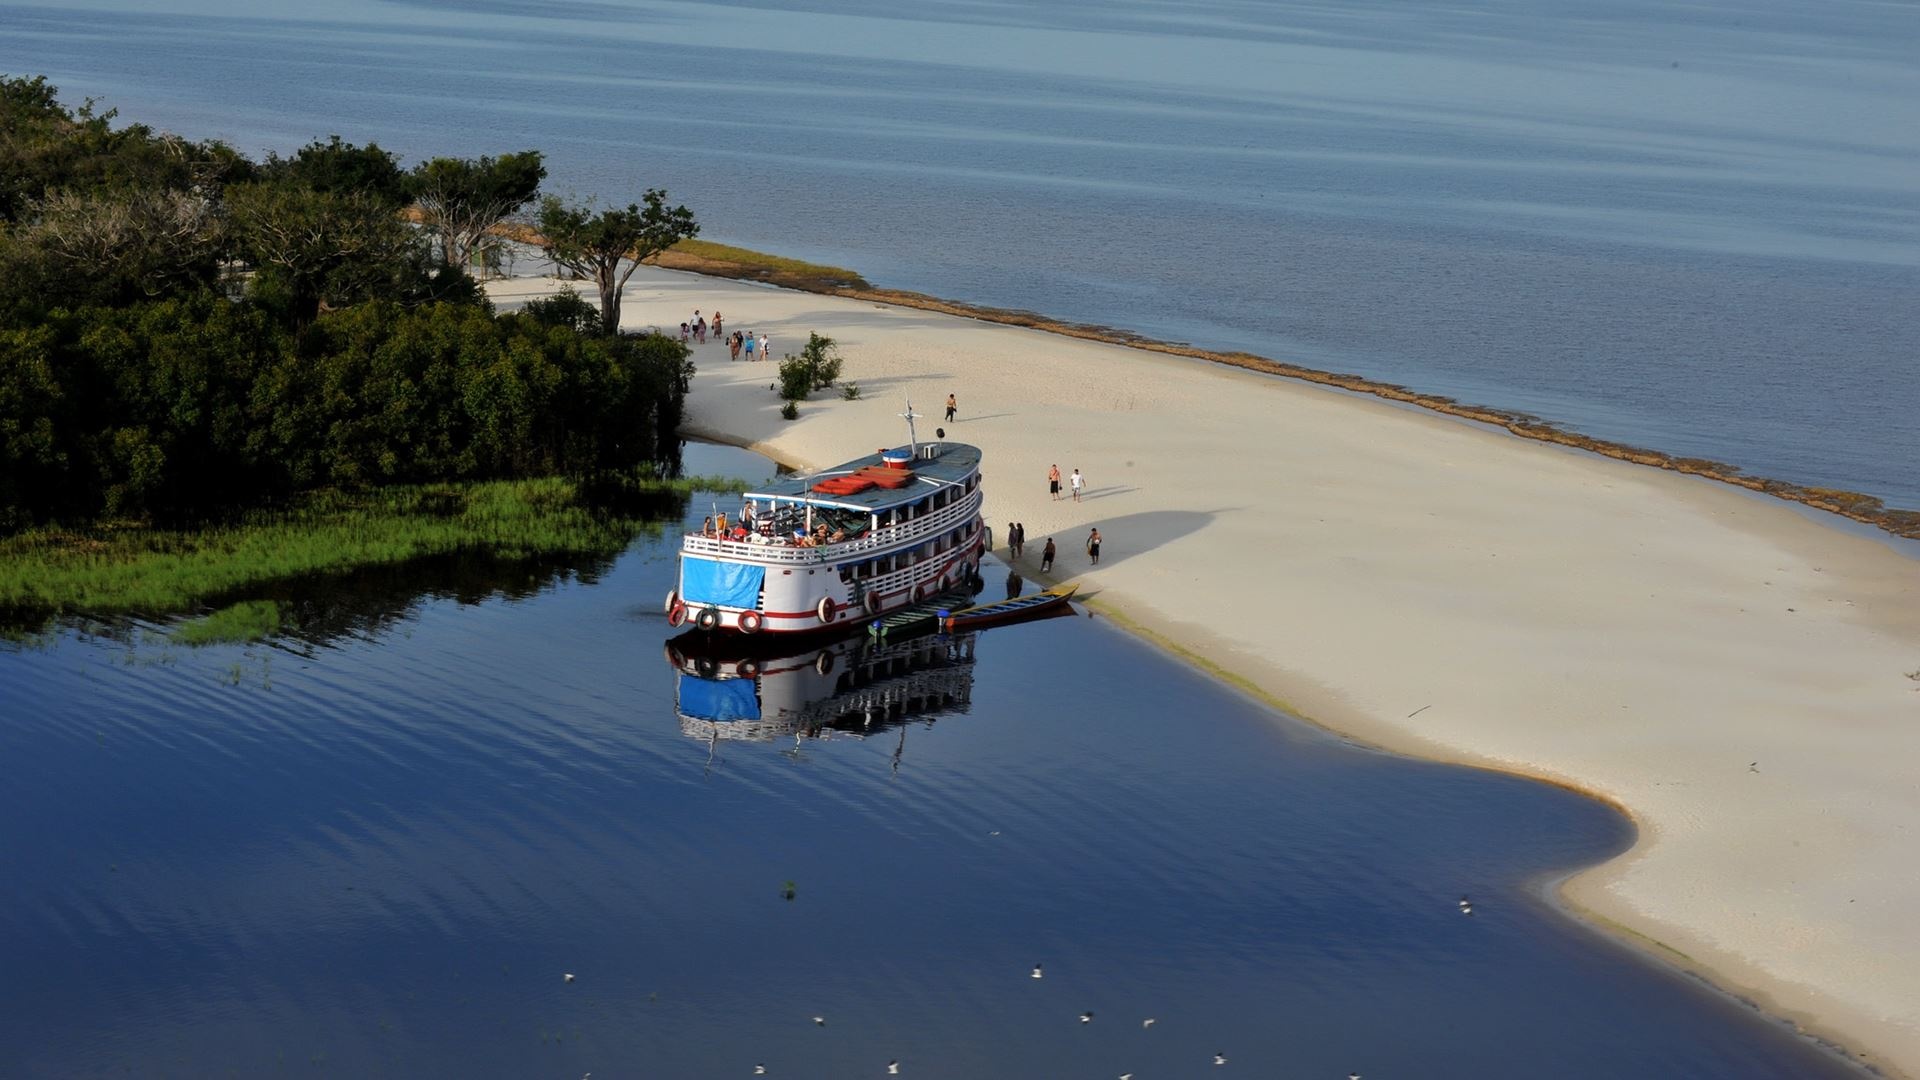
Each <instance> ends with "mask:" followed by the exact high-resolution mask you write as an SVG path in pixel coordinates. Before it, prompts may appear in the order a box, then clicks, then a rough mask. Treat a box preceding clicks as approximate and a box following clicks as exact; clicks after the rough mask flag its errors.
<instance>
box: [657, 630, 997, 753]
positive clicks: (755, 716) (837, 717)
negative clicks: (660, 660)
mask: <svg viewBox="0 0 1920 1080" xmlns="http://www.w3.org/2000/svg"><path fill="white" fill-rule="evenodd" d="M978 636H979V635H978V634H974V633H964V634H952V635H922V636H918V637H913V638H909V639H906V640H903V641H881V642H876V641H872V640H870V639H868V638H866V637H857V638H846V639H844V640H840V641H833V642H826V643H816V644H814V645H811V646H809V647H807V648H806V649H804V650H800V651H795V652H791V653H787V654H769V653H766V652H764V651H762V652H755V653H745V652H742V651H740V642H739V641H738V639H727V638H715V637H713V636H712V635H708V634H702V633H699V632H697V631H689V632H687V633H685V634H681V635H680V636H679V637H676V638H674V639H673V640H671V641H669V642H667V661H668V662H669V663H671V664H672V665H673V666H674V667H675V668H677V669H678V670H679V672H680V678H679V686H678V687H677V689H676V691H675V701H676V705H677V710H676V711H677V712H678V713H679V716H680V730H681V732H683V733H684V734H686V735H688V736H690V737H692V738H696V739H700V740H702V741H708V742H717V741H719V740H721V739H744V740H769V739H779V738H785V737H787V736H793V737H794V738H795V739H796V740H798V739H805V738H812V739H820V738H827V737H829V736H830V735H832V734H834V733H836V732H837V733H841V734H846V735H855V736H860V735H866V734H869V733H872V732H877V731H882V730H885V729H886V728H889V727H893V726H896V725H900V724H904V723H905V722H907V721H909V720H917V719H932V718H934V717H938V716H942V715H946V714H949V713H964V712H966V711H967V710H968V709H969V708H970V707H971V700H972V697H973V664H974V656H973V650H974V641H975V639H976V638H977V637H978ZM768 643H769V644H775V645H776V646H777V645H778V644H780V643H779V642H777V641H775V642H768ZM729 649H731V650H732V651H729Z"/></svg>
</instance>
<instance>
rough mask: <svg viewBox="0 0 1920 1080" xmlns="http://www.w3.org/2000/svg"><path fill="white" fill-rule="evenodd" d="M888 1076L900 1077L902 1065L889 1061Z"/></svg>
mask: <svg viewBox="0 0 1920 1080" xmlns="http://www.w3.org/2000/svg"><path fill="white" fill-rule="evenodd" d="M887 1075H888V1076H899V1075H900V1063H899V1062H897V1061H889V1062H887Z"/></svg>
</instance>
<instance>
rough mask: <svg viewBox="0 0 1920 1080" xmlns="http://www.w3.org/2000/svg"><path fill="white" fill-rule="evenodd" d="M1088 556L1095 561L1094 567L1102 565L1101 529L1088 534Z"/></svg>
mask: <svg viewBox="0 0 1920 1080" xmlns="http://www.w3.org/2000/svg"><path fill="white" fill-rule="evenodd" d="M1087 556H1088V557H1089V558H1091V559H1092V560H1093V565H1095V566H1099V565H1100V530H1099V529H1095V530H1093V531H1092V532H1090V533H1088V534H1087Z"/></svg>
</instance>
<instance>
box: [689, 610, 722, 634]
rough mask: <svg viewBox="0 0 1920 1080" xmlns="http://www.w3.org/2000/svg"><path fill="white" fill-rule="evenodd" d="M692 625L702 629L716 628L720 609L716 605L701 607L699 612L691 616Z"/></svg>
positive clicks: (718, 623)
mask: <svg viewBox="0 0 1920 1080" xmlns="http://www.w3.org/2000/svg"><path fill="white" fill-rule="evenodd" d="M693 625H695V626H697V627H699V628H700V629H702V630H714V629H717V628H718V627H719V626H720V609H719V608H717V607H703V608H701V609H700V614H698V615H695V616H694V617H693Z"/></svg>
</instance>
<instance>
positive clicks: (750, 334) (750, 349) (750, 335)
mask: <svg viewBox="0 0 1920 1080" xmlns="http://www.w3.org/2000/svg"><path fill="white" fill-rule="evenodd" d="M746 349H747V362H748V363H752V362H753V331H751V330H749V331H747V342H746Z"/></svg>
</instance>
